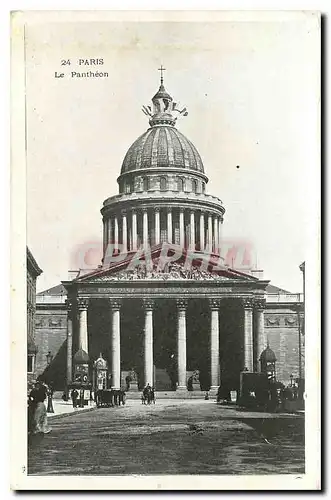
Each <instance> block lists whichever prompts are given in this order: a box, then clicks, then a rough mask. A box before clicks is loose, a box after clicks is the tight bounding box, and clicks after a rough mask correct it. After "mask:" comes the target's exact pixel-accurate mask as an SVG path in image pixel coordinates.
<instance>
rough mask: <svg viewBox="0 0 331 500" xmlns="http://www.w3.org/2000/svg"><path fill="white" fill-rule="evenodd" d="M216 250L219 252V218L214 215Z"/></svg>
mask: <svg viewBox="0 0 331 500" xmlns="http://www.w3.org/2000/svg"><path fill="white" fill-rule="evenodd" d="M214 251H215V253H216V254H218V220H217V217H216V215H215V217H214Z"/></svg>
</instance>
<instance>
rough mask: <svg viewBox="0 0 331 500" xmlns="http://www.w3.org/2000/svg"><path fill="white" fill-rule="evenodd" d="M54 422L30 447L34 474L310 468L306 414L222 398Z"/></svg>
mask: <svg viewBox="0 0 331 500" xmlns="http://www.w3.org/2000/svg"><path fill="white" fill-rule="evenodd" d="M50 425H51V427H52V432H51V433H50V434H47V435H46V436H45V437H43V438H42V439H41V440H35V439H34V440H33V441H32V442H31V443H30V445H29V455H28V473H29V474H34V475H54V474H58V475H79V474H82V475H114V474H150V475H152V474H157V475H159V474H285V473H292V474H293V473H296V474H297V473H303V472H304V421H303V418H302V417H298V416H290V415H271V414H261V413H253V412H240V411H237V410H235V409H233V408H230V407H222V406H220V405H217V404H216V403H215V402H214V401H201V400H191V401H189V400H187V401H176V400H159V401H157V402H156V404H155V405H151V406H144V405H141V403H140V402H139V401H127V404H126V405H125V406H124V407H123V406H122V407H118V408H104V409H95V410H92V411H88V412H83V413H80V414H79V413H75V414H71V415H62V416H59V417H58V418H54V419H51V420H50Z"/></svg>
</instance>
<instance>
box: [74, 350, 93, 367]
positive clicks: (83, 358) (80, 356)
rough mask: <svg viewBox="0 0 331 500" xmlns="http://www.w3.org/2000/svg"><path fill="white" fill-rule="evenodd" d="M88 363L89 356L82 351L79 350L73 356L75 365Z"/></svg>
mask: <svg viewBox="0 0 331 500" xmlns="http://www.w3.org/2000/svg"><path fill="white" fill-rule="evenodd" d="M89 361H90V358H89V355H88V354H87V352H86V351H84V349H82V348H80V349H78V351H77V352H76V354H75V355H74V363H76V364H86V363H88V362H89Z"/></svg>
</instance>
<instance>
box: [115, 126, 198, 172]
mask: <svg viewBox="0 0 331 500" xmlns="http://www.w3.org/2000/svg"><path fill="white" fill-rule="evenodd" d="M153 168H158V169H169V168H174V169H177V168H179V169H188V170H195V171H197V172H200V173H202V174H204V168H203V163H202V160H201V157H200V155H199V153H198V151H197V150H196V148H195V146H194V145H193V144H192V142H191V141H189V140H188V139H187V138H186V137H185V136H184V135H183V134H182V133H181V132H179V131H178V130H177V129H176V128H174V127H171V126H167V125H165V126H162V125H159V126H154V127H152V128H150V129H148V130H147V131H146V132H145V133H144V134H143V135H141V136H140V137H138V139H137V140H136V141H135V142H134V143H133V144H132V146H131V147H130V148H129V150H128V152H127V153H126V155H125V158H124V161H123V164H122V169H121V175H123V174H125V173H127V172H130V171H133V170H139V169H153Z"/></svg>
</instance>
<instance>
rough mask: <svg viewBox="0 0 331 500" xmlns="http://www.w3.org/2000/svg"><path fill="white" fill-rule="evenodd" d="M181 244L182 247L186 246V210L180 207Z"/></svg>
mask: <svg viewBox="0 0 331 500" xmlns="http://www.w3.org/2000/svg"><path fill="white" fill-rule="evenodd" d="M179 245H180V247H181V248H184V246H185V229H184V210H183V209H182V208H180V209H179Z"/></svg>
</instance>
